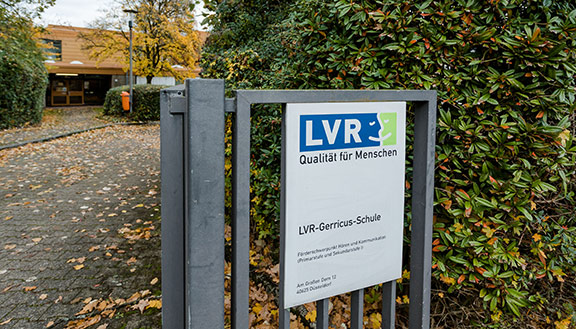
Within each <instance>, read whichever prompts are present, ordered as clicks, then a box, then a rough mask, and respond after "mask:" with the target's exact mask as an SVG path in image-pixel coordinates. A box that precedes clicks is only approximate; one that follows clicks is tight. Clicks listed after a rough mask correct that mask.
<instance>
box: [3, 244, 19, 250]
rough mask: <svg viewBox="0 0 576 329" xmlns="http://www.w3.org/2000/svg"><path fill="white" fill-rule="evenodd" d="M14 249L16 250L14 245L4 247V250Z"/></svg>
mask: <svg viewBox="0 0 576 329" xmlns="http://www.w3.org/2000/svg"><path fill="white" fill-rule="evenodd" d="M14 248H16V245H15V244H7V245H5V246H4V250H11V249H14Z"/></svg>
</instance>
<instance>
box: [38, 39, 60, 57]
mask: <svg viewBox="0 0 576 329" xmlns="http://www.w3.org/2000/svg"><path fill="white" fill-rule="evenodd" d="M42 43H43V44H44V45H45V47H44V56H45V57H46V60H49V61H55V62H59V61H62V40H51V39H42Z"/></svg>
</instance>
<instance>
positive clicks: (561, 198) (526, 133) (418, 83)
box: [203, 0, 576, 328]
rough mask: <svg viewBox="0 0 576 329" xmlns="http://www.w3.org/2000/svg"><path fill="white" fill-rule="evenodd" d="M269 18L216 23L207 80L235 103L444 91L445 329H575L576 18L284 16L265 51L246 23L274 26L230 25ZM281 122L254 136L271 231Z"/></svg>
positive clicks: (519, 11)
mask: <svg viewBox="0 0 576 329" xmlns="http://www.w3.org/2000/svg"><path fill="white" fill-rule="evenodd" d="M212 2H213V3H217V2H218V1H212ZM261 2H265V1H257V0H239V1H236V2H234V6H233V7H234V8H229V7H227V6H226V5H222V6H220V7H219V8H218V10H215V16H214V17H212V18H211V19H212V20H213V21H216V22H217V23H218V24H216V25H215V28H214V31H213V33H212V34H211V39H209V42H208V45H207V47H206V48H205V49H204V51H205V54H203V59H204V61H203V74H204V77H209V78H225V79H227V84H228V86H229V87H232V88H246V87H249V88H305V89H309V88H317V89H326V88H329V89H348V88H354V89H435V90H438V109H439V110H438V114H439V115H438V129H437V148H436V156H437V167H436V182H435V185H436V189H435V202H436V204H435V209H434V213H435V228H434V258H433V266H434V271H433V277H434V280H433V287H434V291H435V293H434V295H433V301H434V302H435V306H434V307H435V308H436V310H437V313H440V314H441V313H443V312H446V313H445V316H442V317H436V318H435V321H436V323H437V324H438V323H440V324H438V325H441V324H442V325H445V326H446V327H462V326H468V325H474V324H475V325H478V326H493V327H504V328H507V327H527V326H528V324H529V325H531V326H532V325H534V326H536V327H547V326H549V325H552V324H551V323H554V322H556V324H557V325H561V324H563V323H566V321H567V322H568V323H570V321H573V323H576V318H574V319H572V318H571V316H572V315H573V314H576V312H575V311H574V309H575V308H576V299H575V298H574V294H575V291H576V282H575V280H574V276H575V274H576V247H575V246H576V213H575V211H574V209H575V207H576V201H575V200H576V198H575V191H576V188H575V187H576V184H575V182H576V181H575V179H574V177H575V176H576V172H575V171H576V167H575V164H576V147H575V146H574V143H573V142H574V136H573V133H572V132H571V131H574V122H573V119H570V116H571V115H572V116H573V112H574V108H575V97H576V96H575V89H576V81H575V79H574V76H575V74H576V65H575V64H574V63H575V62H576V4H575V3H574V2H561V1H559V2H554V1H548V0H544V1H526V0H502V1H491V0H466V1H462V0H456V1H454V0H437V1H422V0H421V1H413V2H412V1H404V0H390V1H368V0H362V1H348V0H330V1H328V0H324V1H311V0H299V1H295V3H294V4H293V5H292V4H291V3H290V2H287V3H286V5H285V7H283V8H281V9H278V8H275V11H274V12H273V15H275V16H274V17H278V18H277V20H276V21H275V22H270V23H269V24H268V25H266V26H263V27H262V30H261V33H259V34H258V35H254V31H253V30H250V31H242V30H241V29H242V28H243V27H242V26H243V25H242V24H241V23H242V22H241V21H238V20H240V19H243V18H245V16H246V15H260V14H262V13H258V12H255V13H250V12H246V13H244V12H237V13H236V14H235V15H230V13H229V12H230V11H232V10H233V9H236V10H237V9H238V8H243V6H251V8H252V7H254V6H255V5H254V3H257V4H258V3H260V4H261ZM262 5H263V4H262ZM256 7H258V6H256ZM263 8H264V7H263ZM277 13H280V14H277ZM230 35H232V36H234V38H230V37H229V36H230ZM240 35H242V36H244V38H242V37H240ZM234 40H239V41H238V42H237V43H234ZM222 45H226V47H221V46H222ZM278 113H279V112H268V114H260V113H256V114H255V116H254V118H253V125H252V127H253V137H252V138H253V141H254V146H255V147H257V149H254V150H253V152H252V154H253V159H252V164H253V167H254V169H253V170H252V177H253V178H252V179H253V184H254V185H253V189H252V200H253V204H252V206H253V219H256V223H257V224H258V223H268V224H267V225H266V224H263V225H260V224H259V228H260V229H261V230H263V231H269V230H270V227H269V226H268V225H270V224H269V223H272V222H274V221H277V214H278V208H277V207H278V202H277V200H278V199H277V196H276V194H275V193H274V190H275V189H277V182H278V181H279V166H277V164H278V162H279V161H278V159H279V154H280V152H279V149H280V147H279V145H280V142H279V140H278V138H279V135H278V133H279V131H280V130H279V122H280V121H279V118H280V117H279V116H278ZM408 145H410V143H408ZM407 170H408V175H409V174H410V166H408V167H407ZM408 178H409V177H408ZM407 192H408V196H409V194H410V192H411V191H410V190H409V189H408V190H407ZM407 206H408V207H409V204H408V205H407ZM407 210H408V218H410V216H409V209H407ZM408 242H409V241H408ZM401 288H402V287H401ZM399 293H400V294H406V291H405V290H401V291H400V292H399ZM482 306H483V308H482ZM452 312H453V313H452ZM519 319H523V321H524V322H521V320H519ZM442 321H452V322H442ZM519 321H520V322H519Z"/></svg>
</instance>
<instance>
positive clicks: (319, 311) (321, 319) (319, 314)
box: [316, 298, 330, 329]
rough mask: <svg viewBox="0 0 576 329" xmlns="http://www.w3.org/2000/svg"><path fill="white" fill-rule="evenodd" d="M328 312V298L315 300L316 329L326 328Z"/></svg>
mask: <svg viewBox="0 0 576 329" xmlns="http://www.w3.org/2000/svg"><path fill="white" fill-rule="evenodd" d="M329 313H330V298H326V299H322V300H319V301H317V302H316V329H328V324H329V320H330V317H329Z"/></svg>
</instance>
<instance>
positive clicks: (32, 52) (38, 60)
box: [0, 15, 48, 129]
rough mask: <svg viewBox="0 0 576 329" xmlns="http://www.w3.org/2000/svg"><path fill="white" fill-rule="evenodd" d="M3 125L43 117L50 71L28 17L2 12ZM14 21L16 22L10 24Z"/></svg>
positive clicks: (0, 94) (0, 122)
mask: <svg viewBox="0 0 576 329" xmlns="http://www.w3.org/2000/svg"><path fill="white" fill-rule="evenodd" d="M0 21H2V22H0V129H6V128H10V127H17V126H23V125H26V124H35V123H38V122H40V120H41V119H42V110H43V109H44V99H45V95H46V86H47V84H48V72H47V71H46V68H45V67H44V63H43V56H42V53H41V51H40V49H39V48H38V46H37V45H36V43H35V42H34V41H33V39H32V32H30V31H31V30H32V29H33V28H32V26H31V23H29V22H26V21H19V22H15V21H14V22H12V21H10V20H9V19H8V18H7V17H4V16H2V15H0ZM10 22H12V23H13V25H10Z"/></svg>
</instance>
